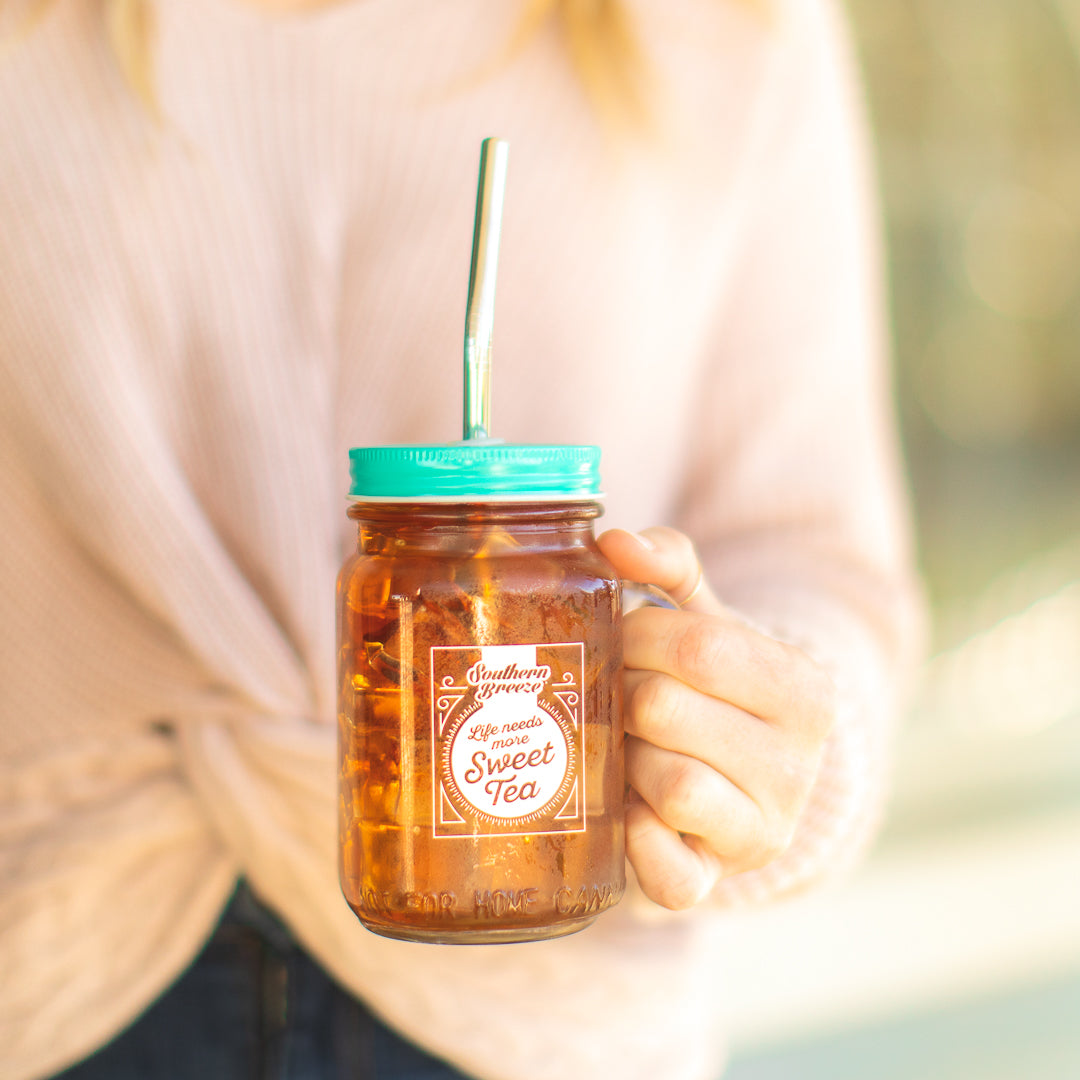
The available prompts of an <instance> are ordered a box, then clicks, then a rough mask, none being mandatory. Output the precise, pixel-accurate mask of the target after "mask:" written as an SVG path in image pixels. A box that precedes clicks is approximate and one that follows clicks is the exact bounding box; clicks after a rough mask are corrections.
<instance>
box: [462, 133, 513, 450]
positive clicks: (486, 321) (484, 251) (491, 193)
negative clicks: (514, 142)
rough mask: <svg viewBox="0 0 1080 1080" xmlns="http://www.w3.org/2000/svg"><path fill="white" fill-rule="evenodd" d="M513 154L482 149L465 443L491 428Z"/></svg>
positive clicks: (501, 145) (468, 326) (497, 146)
mask: <svg viewBox="0 0 1080 1080" xmlns="http://www.w3.org/2000/svg"><path fill="white" fill-rule="evenodd" d="M509 153H510V144H509V143H508V142H506V140H505V139H485V140H484V141H483V143H482V144H481V146H480V181H479V184H478V185H477V189H476V220H475V221H474V223H473V246H472V263H471V265H470V267H469V300H468V305H467V307H466V309H465V417H464V420H465V423H464V429H465V438H466V439H486V438H487V437H488V435H489V432H490V428H491V337H492V333H493V330H494V325H495V276H496V274H497V272H498V269H499V232H500V230H501V229H502V211H503V194H504V192H505V190H506V162H507V157H508V156H509Z"/></svg>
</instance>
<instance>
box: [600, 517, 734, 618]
mask: <svg viewBox="0 0 1080 1080" xmlns="http://www.w3.org/2000/svg"><path fill="white" fill-rule="evenodd" d="M597 542H598V543H599V545H600V550H601V551H603V553H604V555H605V556H606V557H607V558H608V560H609V561H610V562H611V563H612V565H613V566H614V567H615V569H616V570H617V571H618V572H619V574H620V576H622V577H624V578H627V579H628V580H630V581H642V582H646V583H647V584H650V585H656V586H658V587H659V588H661V589H663V590H664V592H666V593H667V594H668V595H669V596H670V597H671V598H672V599H673V600H674V601H675V602H676V603H678V604H679V605H680V606H682V605H685V606H686V610H688V611H722V610H723V605H722V604H721V603H720V602H719V601H718V600H717V599H716V596H715V595H714V594H713V592H712V590H711V589H710V588H709V586H708V583H707V582H706V581H705V579H704V576H703V574H702V569H701V563H700V561H699V560H698V557H697V552H696V551H695V550H694V545H693V544H692V543H691V542H690V539H689V538H688V537H686V536H684V535H683V534H682V533H680V532H677V531H676V530H675V529H666V528H660V527H657V528H651V529H645V530H643V531H642V532H640V533H631V532H626V531H625V530H623V529H610V530H609V531H608V532H606V533H604V534H603V535H602V536H601V537H600V538H599V540H598V541H597Z"/></svg>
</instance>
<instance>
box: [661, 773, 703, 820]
mask: <svg viewBox="0 0 1080 1080" xmlns="http://www.w3.org/2000/svg"><path fill="white" fill-rule="evenodd" d="M705 767H706V766H702V765H701V764H700V763H699V762H697V761H695V760H694V759H693V758H685V757H680V759H679V760H678V761H676V762H675V763H674V764H673V765H672V766H671V769H670V771H669V773H668V776H667V778H666V782H665V784H664V788H663V792H662V793H661V798H660V802H661V805H660V808H659V813H660V816H661V817H662V818H663V819H664V821H666V822H667V824H668V825H670V826H671V827H672V828H674V829H678V830H679V831H680V832H698V831H700V828H701V826H702V825H703V824H704V823H705V822H707V820H708V817H707V809H708V807H707V801H708V786H707V785H706V784H705V783H704V781H703V777H702V769H703V768H705Z"/></svg>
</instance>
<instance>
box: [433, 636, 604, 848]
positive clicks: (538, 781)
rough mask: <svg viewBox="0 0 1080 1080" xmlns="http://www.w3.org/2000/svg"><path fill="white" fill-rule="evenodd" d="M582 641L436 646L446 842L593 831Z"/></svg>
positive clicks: (439, 783) (438, 796)
mask: <svg viewBox="0 0 1080 1080" xmlns="http://www.w3.org/2000/svg"><path fill="white" fill-rule="evenodd" d="M583 661H584V646H583V645H582V644H581V643H580V642H572V643H559V644H553V645H484V646H479V645H478V646H469V647H452V648H439V647H436V648H433V649H432V650H431V675H432V695H431V697H432V715H431V720H432V747H433V770H432V771H433V774H434V777H433V780H434V783H433V791H432V795H433V797H434V801H435V815H434V819H435V827H434V831H435V835H436V836H475V835H477V834H481V835H485V836H499V835H511V834H520V833H553V832H580V831H581V830H582V829H584V828H585V791H584V783H585V776H584V769H583V767H582V765H583V760H584V726H583V723H582V672H583V670H584V662H583Z"/></svg>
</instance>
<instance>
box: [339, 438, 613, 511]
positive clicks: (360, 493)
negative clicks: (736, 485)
mask: <svg viewBox="0 0 1080 1080" xmlns="http://www.w3.org/2000/svg"><path fill="white" fill-rule="evenodd" d="M349 472H350V477H351V480H352V483H351V485H350V487H349V498H350V499H354V500H362V501H365V502H379V501H381V502H509V501H518V502H522V501H530V502H534V501H541V500H550V501H556V500H563V499H596V498H599V497H600V495H601V491H600V448H599V447H598V446H535V445H524V444H514V443H504V442H500V441H499V440H497V439H492V440H490V441H489V440H477V441H476V442H462V443H451V444H448V445H447V444H436V445H420V446H362V447H355V448H354V449H352V450H350V451H349Z"/></svg>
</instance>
